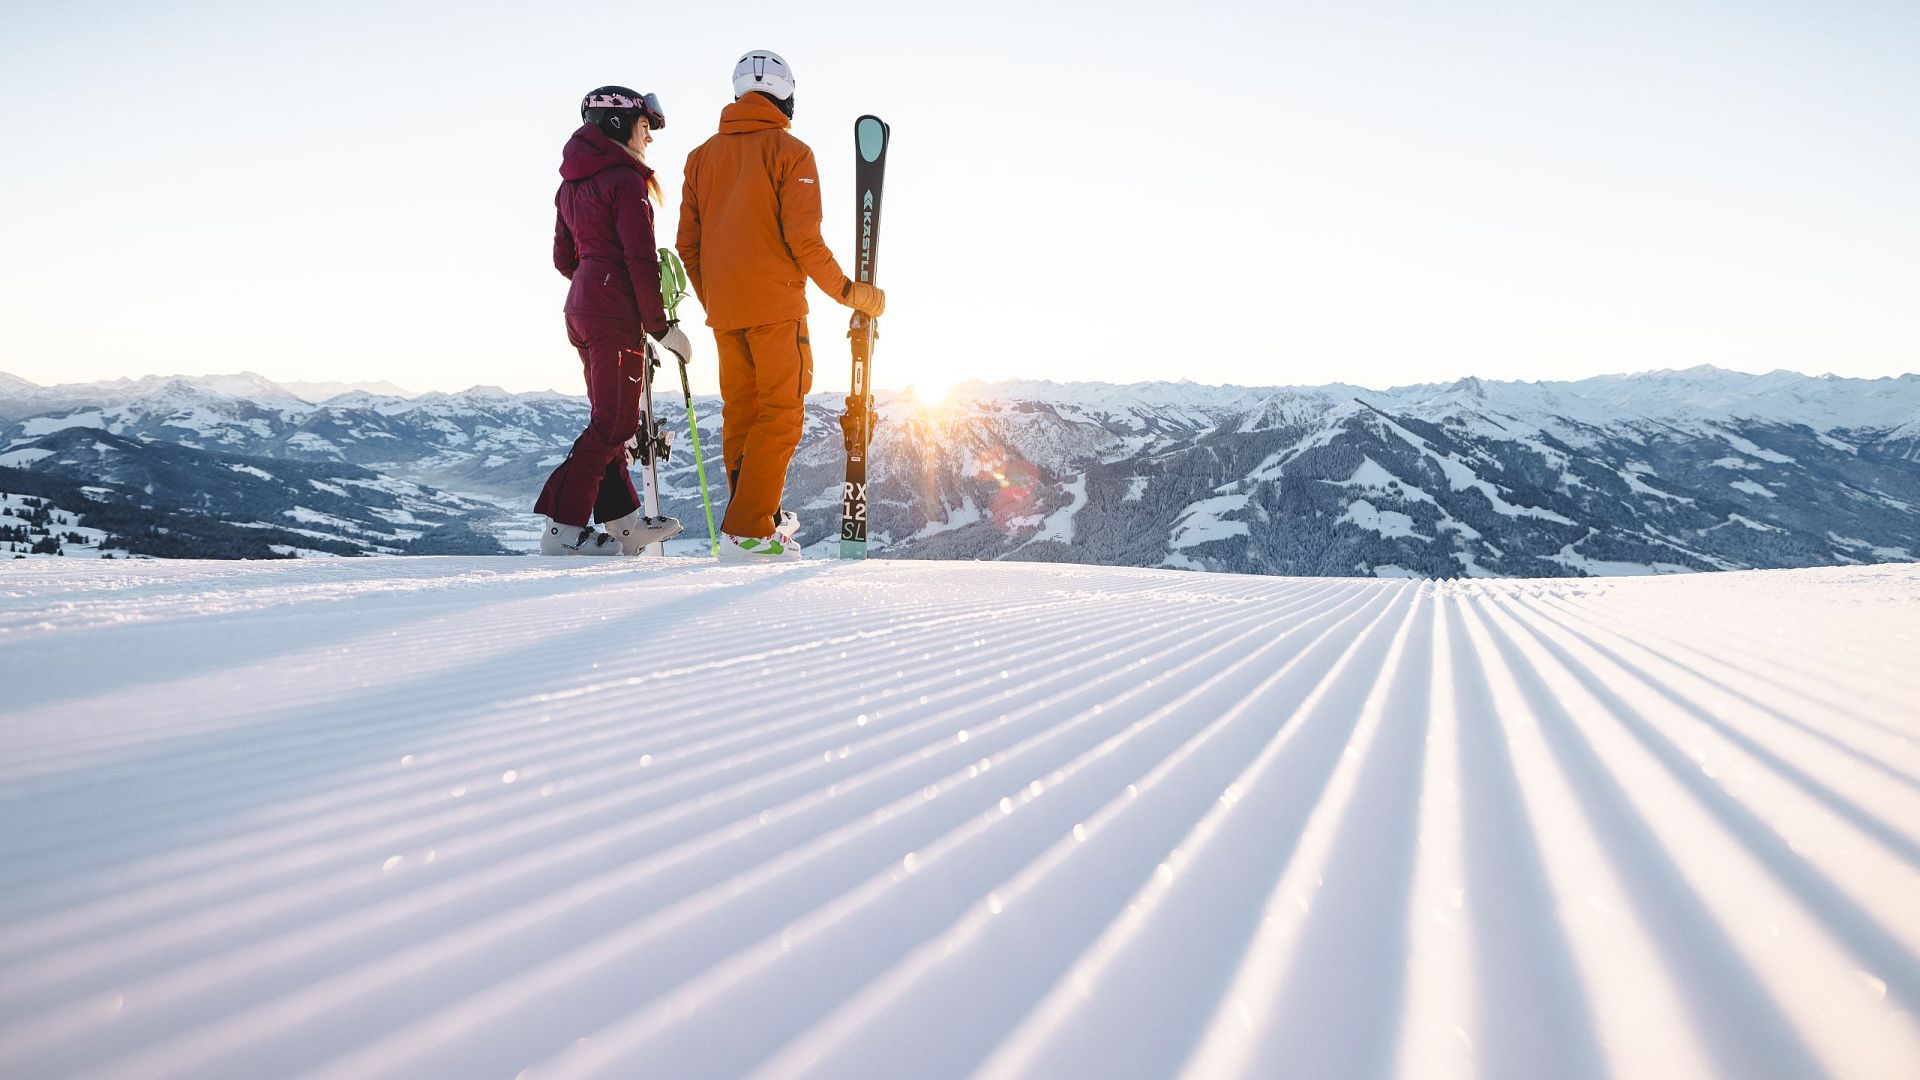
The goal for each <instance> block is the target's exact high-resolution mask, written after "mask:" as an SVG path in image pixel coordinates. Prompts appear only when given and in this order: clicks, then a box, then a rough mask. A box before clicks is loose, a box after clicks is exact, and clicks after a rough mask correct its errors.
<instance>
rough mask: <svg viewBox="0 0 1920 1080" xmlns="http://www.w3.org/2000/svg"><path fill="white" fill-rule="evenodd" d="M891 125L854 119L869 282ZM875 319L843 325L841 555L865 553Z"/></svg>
mask: <svg viewBox="0 0 1920 1080" xmlns="http://www.w3.org/2000/svg"><path fill="white" fill-rule="evenodd" d="M889 134H890V130H889V129H888V127H887V125H886V124H885V123H884V122H882V121H881V119H880V118H879V117H877V116H863V117H861V118H860V119H858V120H856V121H854V123H853V146H854V151H855V155H854V164H853V177H854V185H853V186H854V198H855V213H854V226H855V230H856V239H857V241H858V246H857V247H856V248H855V255H854V259H855V270H854V273H855V275H856V276H857V278H858V279H859V280H860V281H864V282H866V283H867V284H869V285H871V284H873V275H874V272H875V269H876V268H877V267H878V266H879V263H880V190H881V184H882V182H883V181H884V180H885V179H886V171H887V138H888V135H889ZM879 336H880V334H879V325H878V321H877V320H875V319H870V318H868V317H867V316H865V315H862V314H860V313H859V312H857V311H856V312H854V314H853V321H852V323H851V324H849V325H848V327H847V338H848V340H849V341H851V342H852V344H853V382H852V385H851V386H850V387H849V389H848V393H847V411H846V413H845V414H844V415H842V416H841V417H840V435H841V438H842V439H843V440H844V441H845V443H846V446H847V477H846V480H845V482H844V483H842V484H841V486H840V557H841V558H843V559H864V558H866V557H867V449H868V447H869V446H871V445H872V443H873V424H874V419H875V417H874V415H873V342H874V339H875V338H877V337H879Z"/></svg>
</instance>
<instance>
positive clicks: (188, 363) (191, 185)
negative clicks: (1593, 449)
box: [0, 0, 1920, 392]
mask: <svg viewBox="0 0 1920 1080" xmlns="http://www.w3.org/2000/svg"><path fill="white" fill-rule="evenodd" d="M950 9H956V6H955V5H948V4H941V5H937V7H936V6H935V5H928V6H927V7H926V8H925V10H928V11H934V10H940V11H941V12H942V13H940V14H925V15H909V14H895V13H894V12H896V11H912V10H916V8H915V6H913V5H905V4H879V3H868V4H861V5H844V4H809V3H804V2H801V0H784V2H782V3H778V4H764V5H763V4H753V3H738V2H735V3H727V4H724V5H720V4H699V3H695V2H692V0H677V2H675V3H671V4H661V3H648V2H637V3H625V4H611V5H598V6H596V5H579V4H564V5H562V4H552V3H546V4H537V3H484V2H467V3H418V4H405V3H358V2H344V3H339V2H328V3H316V2H311V0H309V2H305V3H300V4H284V3H274V2H271V0H263V2H249V3H226V2H218V3H192V4H185V3H100V2H89V0H64V2H43V0H25V2H22V0H10V2H9V3H7V4H5V6H4V7H0V371H9V372H12V373H14V374H17V375H21V376H24V377H26V378H29V379H32V380H34V381H36V382H41V383H51V382H68V381H82V380H93V379H105V378H115V377H119V376H133V375H142V374H153V373H176V372H184V373H194V374H199V373H209V372H227V371H238V370H242V369H246V370H253V371H257V372H260V373H262V374H264V375H267V376H269V377H271V378H279V379H286V380H335V379H339V380H376V379H384V380H390V381H392V382H395V383H398V384H400V385H402V386H405V387H408V388H410V389H413V390H431V389H443V390H453V389H460V388H463V387H466V386H470V385H474V384H483V383H484V384H493V385H499V386H504V387H506V388H508V389H512V390H529V389H541V388H548V387H552V388H557V389H561V390H566V391H569V392H578V391H579V389H580V384H579V379H578V362H577V360H576V359H575V358H574V356H573V353H572V351H571V350H570V349H569V348H568V346H567V344H566V341H565V336H564V331H563V327H562V322H561V315H560V306H561V303H562V301H563V299H564V297H565V292H566V283H565V282H564V281H563V280H562V279H561V278H560V276H559V275H558V274H556V273H555V272H554V271H553V269H552V267H551V265H550V263H549V246H550V243H551V236H552V219H553V206H552V199H553V191H554V188H555V186H556V184H557V183H558V175H557V173H556V171H555V170H556V169H557V167H558V164H559V151H560V147H561V145H562V143H563V142H564V141H565V140H566V137H567V135H568V134H569V133H570V132H571V131H572V130H573V128H574V127H575V126H577V124H578V122H579V121H578V111H577V110H578V106H579V100H580V97H581V95H582V94H583V93H584V92H585V91H587V90H588V89H590V88H592V87H594V86H597V85H600V84H603V83H623V84H626V85H628V86H632V87H635V88H637V89H640V90H651V91H653V92H655V93H657V94H659V95H660V97H661V98H662V100H663V103H664V105H665V108H666V112H667V115H668V125H667V128H666V130H664V131H662V132H661V133H659V137H658V140H657V141H656V142H655V144H654V146H653V150H652V158H651V159H652V162H653V164H654V165H656V166H657V167H658V168H659V170H660V174H661V178H662V180H663V182H664V183H665V186H666V189H667V206H666V207H665V209H664V211H663V213H662V214H661V222H662V229H661V233H662V237H663V242H669V243H670V237H671V235H672V227H673V223H674V222H675V221H677V216H678V205H679V202H678V186H679V180H680V173H681V163H682V161H683V159H684V157H685V155H686V153H687V151H688V150H690V149H691V148H692V147H693V146H695V145H697V144H698V143H699V142H700V141H701V140H703V139H705V138H706V137H707V136H708V135H709V134H711V133H712V132H713V130H714V126H715V124H716V122H717V120H718V116H719V112H720V109H721V108H722V107H723V106H725V105H726V104H727V103H728V101H730V100H731V89H730V86H729V74H730V72H731V69H732V65H733V61H734V60H735V58H737V57H738V55H739V54H740V53H741V52H744V51H746V50H747V49H751V48H771V49H774V50H777V51H779V52H781V53H783V54H784V55H785V56H786V57H787V59H788V60H789V61H790V62H791V63H792V65H793V67H794V71H795V75H796V79H797V81H798V86H799V89H798V97H797V101H798V113H797V116H796V121H795V125H794V132H795V134H797V135H798V136H799V137H800V138H802V139H804V140H806V141H807V142H809V143H810V144H811V145H812V146H813V147H814V149H815V151H816V153H817V154H818V156H819V159H820V162H821V165H822V177H821V183H822V187H823V189H824V191H823V195H824V198H825V201H826V206H827V218H826V223H825V235H826V238H827V241H828V243H829V245H830V246H831V247H832V248H833V249H834V250H835V252H836V253H837V254H838V255H840V257H841V258H842V260H843V262H844V261H847V260H848V259H849V258H850V256H851V252H852V242H851V236H852V232H853V215H852V205H851V204H852V201H853V192H852V166H851V161H852V156H853V149H852V126H853V120H854V118H855V117H856V116H858V115H859V114H861V113H862V112H873V113H876V114H878V115H880V116H881V117H883V118H884V119H886V120H887V121H888V122H889V123H890V124H892V126H893V148H892V151H891V159H890V162H889V172H888V177H887V187H886V204H885V210H884V218H883V222H884V224H883V230H882V250H881V257H880V273H879V282H880V284H881V285H882V286H884V287H885V288H886V289H887V290H888V297H889V312H888V315H887V317H886V318H885V319H883V320H882V322H881V332H882V337H881V342H880V345H879V348H878V351H877V354H876V359H875V381H876V383H877V384H878V385H880V386H882V387H894V388H900V387H905V386H907V385H909V384H920V385H922V386H923V387H924V386H926V385H928V384H945V383H949V382H953V381H957V380H960V379H966V378H984V379H1000V378H1050V379H1055V380H1062V381H1066V380H1082V379H1089V380H1104V381H1113V382H1129V381H1136V380H1144V379H1177V378H1189V379H1193V380H1196V381H1201V382H1214V383H1220V382H1230V383H1243V384H1250V385H1268V384H1317V383H1325V382H1332V381H1342V382H1351V383H1359V384H1363V385H1373V386H1388V385H1394V384H1404V383H1410V382H1426V381H1439V380H1446V379H1452V378H1456V377H1458V376H1461V375H1466V374H1473V375H1479V376H1483V377H1490V378H1502V379H1514V378H1518V379H1562V378H1580V377H1584V376H1587V375H1592V374H1597V373H1601V372H1611V371H1636V370H1646V369H1655V368H1663V367H1686V366H1691V365H1693V364H1697V363H1713V364H1718V365H1721V366H1724V367H1732V368H1737V369H1742V370H1751V371H1765V370H1769V369H1772V368H1775V367H1785V368H1791V369H1795V370H1801V371H1807V372H1810V373H1821V372H1828V371H1831V372H1834V373H1837V374H1841V375H1854V376H1879V375H1890V374H1899V373H1903V372H1910V371H1915V370H1920V315H1916V312H1920V125H1916V123H1915V117H1917V116H1920V64H1916V63H1915V62H1914V57H1915V56H1920V4H1915V3H1912V2H1893V0H1857V2H1841V3H1818V2H1812V0H1808V2H1802V3H1784V2H1774V0H1744V2H1736V0H1727V2H1692V0H1621V2H1617V3H1610V4H1592V3H1572V2H1545V3H1536V4H1528V5H1515V4H1511V3H1500V2H1494V0H1453V2H1444V0H1441V2H1424V3H1422V2H1412V0H1406V2H1382V3H1369V4H1352V3H1339V2H1333V0H1325V2H1311V3H1307V2H1300V3H1288V2H1277V3H1275V2H1268V3H1212V4H1206V3H1201V4H1186V5H1175V4H1170V3H1165V2H1164V0H1163V2H1159V3H1150V4H1149V3H1046V2H1041V0H1034V2H1028V3H1017V4H1007V3H998V2H991V3H970V4H967V5H959V6H957V11H958V13H954V11H953V10H950ZM863 11H872V12H884V13H885V14H874V15H872V16H870V17H865V18H857V17H855V13H857V12H863ZM810 300H811V302H812V304H813V309H814V316H813V339H814V343H815V363H816V375H815V387H816V389H823V390H832V389H844V387H845V385H846V382H847V369H848V363H847V351H846V348H845V346H844V345H843V344H841V342H842V338H841V336H840V335H841V333H842V328H843V327H844V325H845V322H844V320H845V309H843V308H840V307H838V306H837V305H835V304H832V303H831V302H829V301H828V300H827V299H826V298H825V297H824V296H822V295H821V294H819V293H818V292H813V291H811V290H810ZM684 314H686V315H688V316H689V319H688V321H689V323H690V325H689V330H690V332H692V333H693V335H694V340H695V343H696V345H699V346H704V348H702V350H701V356H700V361H701V362H700V364H699V366H698V368H697V370H698V372H699V381H698V382H697V384H696V388H698V389H706V390H711V389H713V388H714V387H715V385H716V383H715V380H714V378H713V376H712V355H713V354H712V348H711V338H710V337H708V336H707V335H706V334H705V332H704V331H703V330H702V329H701V328H700V327H699V326H698V325H697V323H698V321H699V319H700V317H701V316H700V313H699V311H698V309H697V307H695V308H690V309H688V310H687V311H686V312H684Z"/></svg>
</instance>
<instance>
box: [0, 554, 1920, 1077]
mask: <svg viewBox="0 0 1920 1080" xmlns="http://www.w3.org/2000/svg"><path fill="white" fill-rule="evenodd" d="M1916 702H1920V567H1917V566H1913V565H1899V566H1873V567H1855V568H1844V569H1821V570H1800V571H1767V572H1751V573H1729V574H1718V575H1699V576H1684V577H1665V578H1639V579H1606V580H1554V581H1519V580H1505V581H1458V582H1423V581H1410V580H1401V581H1372V580H1333V579H1314V580H1302V579H1275V578H1258V577H1237V576H1228V575H1212V574H1195V573H1179V572H1173V571H1156V570H1126V569H1105V568H1098V567H1087V566H1057V565H1048V564H1030V565H1018V564H974V563H903V562H874V563H866V564H844V563H834V562H824V561H822V562H809V563H803V564H798V565H790V566H784V567H750V568H737V569H736V568H726V567H720V566H716V565H714V564H712V563H702V562H699V561H695V560H677V559H669V560H662V561H653V562H649V561H642V560H631V561H627V560H622V561H618V562H614V563H599V562H592V561H588V560H578V561H567V560H540V559H477V558H475V559H459V558H449V559H409V560H344V561H336V562H327V563H270V564H245V563H174V562H138V563H122V562H105V563H98V562H89V563H84V564H83V563H70V562H61V561H58V560H48V561H39V562H15V563H10V564H5V565H0V714H4V722H0V821H3V822H4V828H0V1075H4V1076H6V1077H9V1078H27V1077H56V1076H69V1075H105V1076H121V1077H139V1078H143V1080H151V1078H160V1077H195V1078H207V1077H264V1076H281V1075H294V1074H297V1075H312V1076H321V1077H339V1078H364V1077H376V1076H394V1077H513V1076H516V1075H522V1074H523V1071H524V1075H528V1076H543V1077H551V1076H569V1077H572V1076H607V1077H691V1076H733V1075H742V1074H755V1075H765V1076H790V1075H815V1076H831V1077H940V1076H956V1075H963V1074H970V1073H978V1074H981V1075H987V1076H1031V1077H1122V1076H1125V1077H1136V1076H1146V1077H1157V1076H1172V1075H1176V1074H1183V1073H1184V1074H1187V1075H1193V1076H1203V1077H1226V1076H1256V1077H1376V1076H1378V1077H1384V1076H1395V1077H1407V1078H1429V1077H1440V1078H1447V1077H1466V1076H1488V1077H1525V1078H1540V1077H1587V1076H1602V1075H1612V1076H1621V1077H1636V1078H1639V1077H1697V1076H1722V1077H1739V1078H1753V1077H1814V1076H1841V1077H1886V1078H1911V1077H1914V1076H1920V1023H1917V1022H1916V1016H1917V1015H1920V748H1917V747H1916V745H1915V739H1916V737H1917V736H1920V711H1917V710H1920V707H1917V706H1916Z"/></svg>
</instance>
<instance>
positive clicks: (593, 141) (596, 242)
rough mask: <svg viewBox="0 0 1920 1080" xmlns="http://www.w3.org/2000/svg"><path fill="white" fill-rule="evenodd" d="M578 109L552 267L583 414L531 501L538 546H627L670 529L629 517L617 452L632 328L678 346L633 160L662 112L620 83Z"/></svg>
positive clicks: (649, 202)
mask: <svg viewBox="0 0 1920 1080" xmlns="http://www.w3.org/2000/svg"><path fill="white" fill-rule="evenodd" d="M580 116H581V119H582V120H584V121H586V122H585V123H583V124H581V125H580V128H579V129H578V130H577V131H575V132H574V133H573V137H572V138H570V139H568V140H567V145H566V148H565V149H564V150H563V151H561V159H560V176H561V181H562V182H561V184H560V191H559V193H558V194H556V195H555V196H554V204H555V206H556V207H557V208H558V210H559V214H558V217H557V218H556V220H555V223H554V233H553V265H554V266H555V268H557V269H558V270H559V271H560V273H561V274H563V275H565V276H566V277H567V278H568V279H569V280H570V281H572V283H573V285H572V287H571V288H570V289H568V291H567V306H566V316H567V340H568V341H570V342H572V344H573V347H574V348H575V349H577V350H579V353H580V363H581V365H582V367H583V368H584V370H585V373H586V379H587V401H588V402H589V403H590V404H591V406H592V415H591V417H590V419H589V420H588V423H587V429H586V430H585V431H584V432H582V433H581V434H580V437H579V438H577V439H575V440H574V442H573V449H572V450H571V451H570V452H569V453H568V454H567V457H566V460H564V461H562V462H561V463H560V466H559V467H558V468H556V469H555V470H554V471H553V475H552V476H550V477H548V478H547V483H546V486H545V488H543V489H542V490H541V492H540V498H539V500H538V501H537V502H535V503H534V506H533V509H534V512H535V513H537V514H543V515H545V516H546V518H547V521H546V525H545V531H544V532H543V533H542V535H541V538H540V551H541V554H544V555H617V554H628V555H637V554H639V553H640V552H641V550H642V549H644V548H645V547H646V545H648V544H651V543H653V542H654V541H656V540H664V539H667V538H668V537H670V536H673V535H675V534H677V533H678V532H679V531H680V523H679V522H678V521H675V520H674V519H672V518H667V517H658V518H651V519H649V518H645V517H642V516H640V512H639V509H640V495H639V492H637V491H635V490H634V486H633V476H632V475H631V474H630V473H629V472H628V471H627V463H628V457H627V450H626V447H627V443H628V441H629V440H631V439H632V438H633V436H634V433H635V432H637V431H638V430H639V427H640V380H641V378H642V376H643V375H644V372H643V370H642V368H641V365H642V364H645V363H646V362H647V360H646V350H645V343H644V340H643V339H642V337H641V335H642V334H643V333H645V334H651V335H653V336H654V337H655V338H656V339H658V340H659V341H660V342H661V344H662V345H664V346H665V347H667V348H670V349H673V350H674V351H675V352H677V353H680V354H681V355H683V356H684V355H687V354H688V348H689V347H688V344H687V339H686V335H685V334H683V333H681V332H680V330H679V328H678V327H677V326H673V325H671V324H669V323H668V322H667V315H666V309H665V307H664V306H663V305H662V303H661V300H660V265H659V263H658V262H657V261H656V258H657V255H656V252H657V248H656V247H655V244H654V235H653V210H654V202H655V201H656V200H657V199H658V198H659V195H660V185H659V183H658V182H657V181H655V180H654V178H653V170H652V169H650V168H648V167H647V164H646V160H645V159H646V146H647V144H648V143H649V142H652V141H653V135H652V132H653V131H655V130H657V129H659V128H661V127H664V126H665V124H666V116H665V114H663V113H662V112H661V111H660V102H659V99H658V98H656V97H654V96H653V95H652V94H639V93H635V92H634V91H632V90H628V89H626V88H625V87H621V86H605V87H601V88H600V89H598V90H595V91H593V92H592V93H590V94H588V95H587V98H586V100H585V101H584V102H582V103H581V106H580ZM590 521H598V522H600V523H601V524H602V525H605V526H606V527H607V531H606V532H599V531H597V530H595V529H593V528H592V526H591V525H590V524H589V522H590Z"/></svg>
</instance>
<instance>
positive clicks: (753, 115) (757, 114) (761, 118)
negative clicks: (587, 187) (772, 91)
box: [596, 92, 793, 135]
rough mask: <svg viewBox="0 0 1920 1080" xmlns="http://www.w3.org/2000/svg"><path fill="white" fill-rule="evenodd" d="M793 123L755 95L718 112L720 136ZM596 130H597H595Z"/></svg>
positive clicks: (777, 109)
mask: <svg viewBox="0 0 1920 1080" xmlns="http://www.w3.org/2000/svg"><path fill="white" fill-rule="evenodd" d="M792 125H793V121H791V120H788V119H787V114H786V113H783V112H781V111H780V106H778V105H775V104H774V103H773V102H771V101H768V100H767V99H766V98H764V97H761V96H760V95H759V94H757V93H751V92H749V93H745V94H741V95H740V100H738V101H736V102H734V103H733V104H731V105H729V106H727V107H726V108H724V109H721V110H720V134H722V135H744V134H746V133H747V132H749V131H765V130H767V129H768V128H782V129H784V128H788V127H791V126H792ZM596 130H597V129H596Z"/></svg>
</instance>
